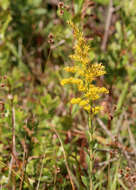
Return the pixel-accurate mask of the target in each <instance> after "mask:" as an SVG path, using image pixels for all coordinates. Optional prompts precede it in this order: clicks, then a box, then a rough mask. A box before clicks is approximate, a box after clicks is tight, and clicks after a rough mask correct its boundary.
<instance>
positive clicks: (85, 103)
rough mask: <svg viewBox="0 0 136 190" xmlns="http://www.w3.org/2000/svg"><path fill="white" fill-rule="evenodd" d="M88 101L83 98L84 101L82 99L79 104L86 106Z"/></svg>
mask: <svg viewBox="0 0 136 190" xmlns="http://www.w3.org/2000/svg"><path fill="white" fill-rule="evenodd" d="M88 103H89V100H82V101H80V103H79V106H82V107H84V106H86V105H87V104H88Z"/></svg>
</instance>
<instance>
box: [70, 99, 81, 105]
mask: <svg viewBox="0 0 136 190" xmlns="http://www.w3.org/2000/svg"><path fill="white" fill-rule="evenodd" d="M80 101H81V98H72V100H71V101H70V103H71V104H79V103H80Z"/></svg>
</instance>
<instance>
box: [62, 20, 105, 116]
mask: <svg viewBox="0 0 136 190" xmlns="http://www.w3.org/2000/svg"><path fill="white" fill-rule="evenodd" d="M68 23H69V24H70V25H71V27H72V29H73V34H74V39H75V40H76V43H75V45H74V54H73V55H70V58H71V59H72V61H73V66H71V67H65V68H64V70H65V71H67V72H71V73H74V74H75V75H74V76H73V77H70V78H65V79H63V80H62V81H61V84H62V85H65V84H74V85H77V88H78V90H79V91H80V92H81V96H80V97H77V98H72V99H71V104H79V106H81V107H83V108H84V109H85V110H87V111H88V113H89V114H97V113H98V112H99V111H100V110H101V108H102V107H101V106H94V102H95V100H97V99H99V98H100V94H102V93H106V94H107V93H108V90H107V89H106V88H105V87H98V86H96V85H94V81H95V80H96V78H97V77H99V76H102V75H104V74H105V69H104V66H103V65H102V64H101V63H100V64H99V63H94V64H92V63H90V59H89V52H90V47H89V45H88V43H87V40H86V39H85V37H84V35H83V32H82V31H80V30H79V29H78V27H77V26H76V25H75V24H74V23H73V22H72V21H69V22H68Z"/></svg>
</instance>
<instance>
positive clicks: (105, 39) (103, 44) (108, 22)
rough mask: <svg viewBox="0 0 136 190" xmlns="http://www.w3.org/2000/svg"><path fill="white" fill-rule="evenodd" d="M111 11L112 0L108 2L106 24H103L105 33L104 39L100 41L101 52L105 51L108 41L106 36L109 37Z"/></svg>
mask: <svg viewBox="0 0 136 190" xmlns="http://www.w3.org/2000/svg"><path fill="white" fill-rule="evenodd" d="M113 10H114V9H113V0H110V2H109V9H108V14H107V19H106V24H105V33H104V37H103V41H102V45H101V49H102V50H103V51H105V50H106V45H107V41H108V35H109V29H110V25H111V20H112V14H113Z"/></svg>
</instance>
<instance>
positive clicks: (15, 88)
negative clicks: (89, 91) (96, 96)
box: [0, 0, 136, 190]
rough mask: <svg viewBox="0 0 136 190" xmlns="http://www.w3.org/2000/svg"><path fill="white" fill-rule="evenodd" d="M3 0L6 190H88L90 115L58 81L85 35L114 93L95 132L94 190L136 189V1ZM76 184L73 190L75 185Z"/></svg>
mask: <svg viewBox="0 0 136 190" xmlns="http://www.w3.org/2000/svg"><path fill="white" fill-rule="evenodd" d="M61 2H63V3H64V6H62V7H61V6H60V4H59V2H58V1H57V0H14V1H11V0H0V189H2V190H8V189H12V190H15V189H19V190H22V189H23V190H27V189H30V190H31V189H32V190H59V189H60V190H63V189H64V190H70V189H72V190H74V189H77V190H89V167H88V165H89V164H88V163H89V159H90V158H89V153H88V149H89V147H88V143H87V138H86V130H87V126H88V119H87V113H86V112H85V111H83V110H82V109H81V108H79V107H78V106H77V105H71V104H70V103H69V101H70V99H71V98H72V97H74V96H75V94H77V93H78V92H77V90H76V89H75V88H71V87H68V88H64V87H62V86H61V85H60V80H61V79H62V78H64V77H65V76H66V75H67V74H66V73H65V72H64V70H63V68H64V66H66V65H70V64H71V60H70V59H69V54H71V52H72V51H73V50H72V47H73V44H74V41H73V35H72V30H71V28H70V27H69V26H68V25H67V20H69V19H72V20H73V22H74V23H75V24H76V25H77V26H79V27H82V28H83V32H84V36H85V38H86V39H87V41H88V42H89V45H90V47H91V51H90V61H91V62H92V63H94V62H98V63H102V64H103V65H104V66H105V68H106V72H107V74H106V75H105V76H104V78H103V77H101V78H100V79H98V80H97V83H98V85H100V86H105V87H106V88H107V89H108V90H109V95H106V96H104V97H102V98H101V100H100V101H99V102H98V104H99V105H102V106H103V107H104V110H103V111H102V112H101V113H100V114H98V115H97V116H96V117H95V119H94V121H93V125H94V126H95V127H96V130H95V135H94V139H95V147H94V150H95V157H94V167H93V174H94V175H93V183H94V187H93V190H130V189H131V190H134V189H136V173H135V172H136V164H135V163H136V142H135V140H136V129H135V127H136V83H135V82H136V12H135V10H136V1H135V0H123V1H119V0H93V1H89V0H66V1H61ZM72 183H73V186H72Z"/></svg>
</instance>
